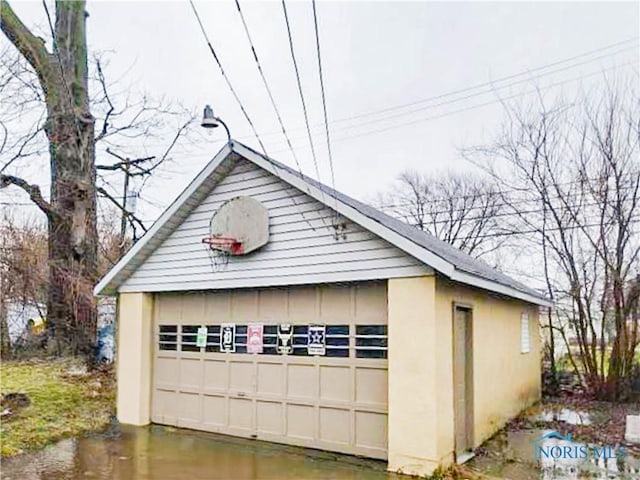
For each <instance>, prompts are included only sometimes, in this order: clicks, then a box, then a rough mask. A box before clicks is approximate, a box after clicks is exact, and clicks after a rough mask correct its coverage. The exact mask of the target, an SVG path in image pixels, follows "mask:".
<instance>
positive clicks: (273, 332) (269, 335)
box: [262, 325, 278, 355]
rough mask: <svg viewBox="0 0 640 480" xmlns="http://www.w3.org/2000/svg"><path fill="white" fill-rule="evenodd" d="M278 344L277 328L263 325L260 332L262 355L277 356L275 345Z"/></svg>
mask: <svg viewBox="0 0 640 480" xmlns="http://www.w3.org/2000/svg"><path fill="white" fill-rule="evenodd" d="M277 343H278V326H277V325H265V326H264V330H263V332H262V354H263V355H277V354H278V352H277V350H276V344H277Z"/></svg>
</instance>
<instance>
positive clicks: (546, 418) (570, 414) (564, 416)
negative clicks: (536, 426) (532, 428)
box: [535, 408, 592, 425]
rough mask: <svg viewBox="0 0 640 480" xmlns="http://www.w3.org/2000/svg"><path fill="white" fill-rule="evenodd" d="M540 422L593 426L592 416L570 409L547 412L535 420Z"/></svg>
mask: <svg viewBox="0 0 640 480" xmlns="http://www.w3.org/2000/svg"><path fill="white" fill-rule="evenodd" d="M535 419H536V420H537V421H539V422H565V423H570V424H571V425H591V423H592V422H591V415H590V414H589V413H587V412H580V411H577V410H572V409H570V408H563V409H561V410H545V411H544V412H542V413H541V414H540V415H538V416H537V417H536V418H535Z"/></svg>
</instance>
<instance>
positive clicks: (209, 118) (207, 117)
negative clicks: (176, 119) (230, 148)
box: [201, 105, 231, 143]
mask: <svg viewBox="0 0 640 480" xmlns="http://www.w3.org/2000/svg"><path fill="white" fill-rule="evenodd" d="M201 125H202V127H204V128H218V127H219V126H220V125H222V126H223V127H224V129H225V131H226V132H227V141H228V142H229V143H231V133H230V132H229V127H227V124H226V123H224V122H223V121H222V120H221V119H220V118H218V117H216V116H215V115H214V114H213V109H212V108H211V106H209V105H207V106H206V107H204V112H203V114H202V123H201Z"/></svg>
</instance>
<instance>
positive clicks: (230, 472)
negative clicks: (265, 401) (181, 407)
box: [2, 426, 640, 480]
mask: <svg viewBox="0 0 640 480" xmlns="http://www.w3.org/2000/svg"><path fill="white" fill-rule="evenodd" d="M549 432H550V430H520V431H513V432H509V433H508V434H507V435H506V442H505V443H506V447H505V446H504V445H503V446H502V448H497V447H495V446H493V447H492V446H491V443H492V442H493V443H496V442H495V441H492V442H489V446H488V448H489V449H494V450H497V452H494V454H493V455H490V456H484V457H483V456H480V457H476V459H475V460H473V461H472V462H471V465H470V466H471V467H472V468H473V469H475V470H479V471H480V472H482V473H487V474H489V475H491V476H492V478H494V479H496V478H509V479H513V480H577V479H590V480H596V479H602V480H604V479H607V480H609V479H615V480H631V479H640V461H639V460H638V459H634V458H630V457H627V458H626V459H624V461H622V460H621V459H617V460H616V459H613V460H611V459H609V460H604V459H598V460H595V459H588V460H575V459H574V460H559V459H556V460H553V459H548V458H547V459H541V461H540V465H539V466H537V464H536V462H535V460H534V447H533V442H534V441H535V440H536V439H538V438H540V437H541V436H543V435H545V434H546V433H549ZM502 441H504V440H502ZM544 441H545V442H549V443H548V445H558V446H564V445H565V444H567V445H569V443H568V442H566V441H565V440H561V439H547V440H544ZM574 445H575V444H574ZM385 467H386V464H385V463H384V462H379V461H374V460H363V459H359V458H356V457H349V456H344V455H338V454H331V453H327V452H320V451H316V450H305V449H302V448H295V447H287V446H283V445H276V444H272V443H266V442H259V441H250V440H242V439H236V438H233V437H227V436H221V435H213V434H208V433H204V432H195V431H190V430H180V429H174V428H165V427H159V426H152V427H149V428H135V427H122V431H121V432H116V433H115V434H111V435H104V436H95V437H90V438H82V439H77V440H76V439H69V440H63V441H61V442H59V443H57V444H56V445H52V446H50V447H48V448H45V449H44V450H42V451H39V452H33V453H30V454H25V455H21V456H18V457H14V458H10V459H4V460H3V462H2V479H3V480H63V479H64V480H79V479H99V480H106V479H114V480H138V479H140V480H173V479H176V480H177V479H185V478H188V479H190V480H198V479H224V480H228V479H238V480H241V479H256V480H265V479H269V480H270V479H284V480H286V479H299V478H304V479H310V480H313V479H327V478H330V479H333V480H389V479H400V478H407V477H400V476H397V475H393V474H389V473H387V472H386V471H385Z"/></svg>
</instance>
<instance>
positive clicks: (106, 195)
mask: <svg viewBox="0 0 640 480" xmlns="http://www.w3.org/2000/svg"><path fill="white" fill-rule="evenodd" d="M96 192H97V193H98V194H99V195H102V196H103V197H104V198H106V199H107V200H109V201H110V202H111V203H113V204H114V205H115V206H116V207H118V209H120V210H121V211H123V212H124V214H125V215H126V217H127V219H128V220H129V223H130V224H131V226H132V227H135V224H138V225H139V226H140V228H142V231H143V232H144V233H147V227H145V226H144V223H142V220H140V219H139V218H138V217H136V216H135V215H134V214H133V213H131V212H129V211H128V210H127V209H126V208H125V207H124V206H122V205H120V202H118V200H116V199H115V198H113V196H112V195H111V194H109V192H107V191H106V190H105V189H104V188H102V187H96Z"/></svg>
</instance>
